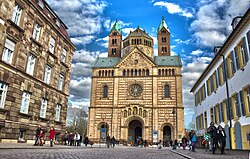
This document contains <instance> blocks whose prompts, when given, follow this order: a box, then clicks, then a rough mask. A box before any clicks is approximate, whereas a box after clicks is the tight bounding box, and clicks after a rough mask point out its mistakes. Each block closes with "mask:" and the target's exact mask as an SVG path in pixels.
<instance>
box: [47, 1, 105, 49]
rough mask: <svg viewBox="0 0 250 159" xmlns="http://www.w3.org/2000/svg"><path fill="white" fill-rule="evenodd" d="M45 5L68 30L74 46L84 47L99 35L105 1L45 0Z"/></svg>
mask: <svg viewBox="0 0 250 159" xmlns="http://www.w3.org/2000/svg"><path fill="white" fill-rule="evenodd" d="M47 3H48V4H49V5H50V6H51V7H52V9H53V10H54V11H55V12H56V13H57V15H58V16H59V17H60V18H61V19H62V21H63V22H64V23H65V24H66V26H67V27H68V28H69V29H68V33H69V36H70V37H71V39H72V41H73V42H74V43H75V44H82V45H86V44H88V43H90V42H91V41H92V40H93V39H94V38H95V36H96V34H98V33H100V31H101V27H102V22H103V21H104V20H103V18H102V17H101V15H102V14H103V11H104V9H105V8H106V6H107V2H106V1H104V0H84V1H83V0H56V1H55V0H47ZM85 40H86V41H85Z"/></svg>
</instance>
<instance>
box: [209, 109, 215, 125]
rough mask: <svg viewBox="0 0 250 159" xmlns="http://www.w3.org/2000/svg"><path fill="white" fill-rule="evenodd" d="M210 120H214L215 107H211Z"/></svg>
mask: <svg viewBox="0 0 250 159" xmlns="http://www.w3.org/2000/svg"><path fill="white" fill-rule="evenodd" d="M210 121H211V122H214V109H213V107H212V108H210Z"/></svg>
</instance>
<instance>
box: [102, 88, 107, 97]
mask: <svg viewBox="0 0 250 159" xmlns="http://www.w3.org/2000/svg"><path fill="white" fill-rule="evenodd" d="M103 98H108V86H104V87H103Z"/></svg>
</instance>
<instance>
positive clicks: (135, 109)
mask: <svg viewBox="0 0 250 159" xmlns="http://www.w3.org/2000/svg"><path fill="white" fill-rule="evenodd" d="M137 113H138V110H137V107H134V110H133V114H134V115H137Z"/></svg>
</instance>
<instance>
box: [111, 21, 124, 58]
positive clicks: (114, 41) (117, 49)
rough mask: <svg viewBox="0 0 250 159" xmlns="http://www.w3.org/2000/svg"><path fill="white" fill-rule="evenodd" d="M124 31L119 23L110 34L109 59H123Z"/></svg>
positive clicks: (116, 23)
mask: <svg viewBox="0 0 250 159" xmlns="http://www.w3.org/2000/svg"><path fill="white" fill-rule="evenodd" d="M121 47H122V31H121V26H120V24H119V23H118V22H117V20H116V22H115V24H114V25H113V27H112V28H111V30H110V33H109V45H108V57H121Z"/></svg>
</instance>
